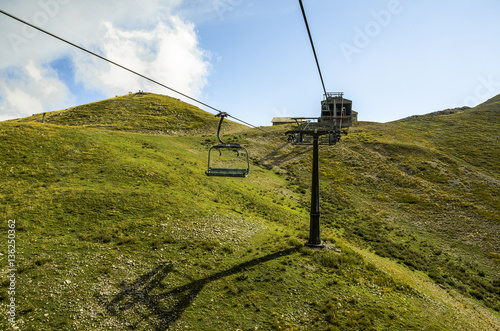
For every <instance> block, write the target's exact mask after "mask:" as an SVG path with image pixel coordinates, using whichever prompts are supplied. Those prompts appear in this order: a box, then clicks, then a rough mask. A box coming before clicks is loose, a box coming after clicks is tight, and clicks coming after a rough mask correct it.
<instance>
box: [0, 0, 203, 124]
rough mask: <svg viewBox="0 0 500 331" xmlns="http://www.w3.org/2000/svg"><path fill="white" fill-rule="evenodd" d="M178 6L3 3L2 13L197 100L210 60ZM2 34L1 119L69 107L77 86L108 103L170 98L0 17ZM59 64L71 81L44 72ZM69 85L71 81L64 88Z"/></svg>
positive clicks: (50, 0) (168, 0) (67, 0)
mask: <svg viewBox="0 0 500 331" xmlns="http://www.w3.org/2000/svg"><path fill="white" fill-rule="evenodd" d="M184 2H187V1H183V0H151V1H148V2H147V3H145V2H139V1H135V0H122V1H101V0H88V1H85V2H83V1H72V0H26V1H22V2H20V1H13V0H5V3H3V4H2V7H3V8H2V9H3V10H5V11H6V12H9V13H12V14H13V15H15V16H18V17H20V18H22V19H24V20H26V21H28V22H30V23H33V24H35V25H38V26H40V27H41V28H43V29H45V30H47V31H50V32H53V33H54V34H56V35H58V36H60V37H62V38H64V39H66V40H69V41H71V42H73V43H75V44H77V45H80V46H82V47H85V48H87V49H89V50H91V51H94V52H96V53H98V54H100V55H103V56H105V57H106V58H109V59H110V60H112V61H114V62H117V63H119V64H121V65H124V66H126V67H129V68H130V69H132V70H134V71H137V72H139V73H141V74H144V75H145V76H148V77H151V78H152V79H154V80H157V81H159V82H161V83H163V84H165V85H167V86H170V87H171V88H173V89H176V90H178V91H180V92H182V93H185V94H187V95H190V96H193V97H199V96H200V94H201V93H202V90H203V88H204V87H205V85H206V84H207V78H208V74H209V69H210V63H209V57H208V53H207V52H206V51H204V50H203V49H201V48H200V46H199V44H198V36H197V34H196V29H195V26H194V24H193V23H191V22H188V21H186V20H183V19H181V18H180V17H179V16H176V15H174V14H172V13H173V12H175V11H176V10H178V9H179V7H180V6H182V5H183V3H184ZM0 29H1V30H2V31H5V33H3V34H2V35H1V36H0V59H1V60H0V79H1V81H2V83H1V84H0V119H1V120H4V119H8V118H16V117H21V116H27V115H31V114H33V113H36V112H42V111H50V110H55V109H61V108H65V107H69V106H72V105H73V104H71V102H73V101H74V100H75V99H76V98H75V96H74V95H73V94H72V93H75V92H74V91H70V90H69V86H74V85H75V82H76V83H81V84H82V86H83V87H84V88H85V89H86V90H88V91H97V92H100V93H101V94H103V95H107V96H110V97H111V96H114V95H116V94H124V93H127V92H128V91H135V90H139V89H141V90H146V91H152V92H157V93H163V94H172V93H169V91H168V90H166V89H165V88H162V87H159V86H157V85H155V84H153V83H151V82H149V81H147V80H144V79H143V78H140V77H138V76H136V75H133V74H132V73H130V72H127V71H125V70H123V69H121V68H118V67H115V66H112V65H110V64H109V63H107V62H105V61H103V60H100V59H97V58H95V57H92V56H91V55H90V54H88V53H85V52H83V51H81V50H77V49H75V48H73V47H71V46H70V45H68V44H65V43H63V42H61V41H59V40H56V39H54V38H52V37H49V36H47V35H45V34H43V33H42V32H39V31H36V30H34V29H32V28H28V27H26V26H25V25H23V24H21V23H19V22H16V21H14V20H13V19H11V18H8V17H6V16H3V17H1V20H0ZM61 58H69V59H71V61H72V63H73V70H74V72H72V73H70V76H69V78H68V76H67V74H68V73H65V75H62V73H61V72H57V71H56V70H54V69H53V68H50V64H51V63H53V62H54V61H55V60H58V59H61ZM72 74H74V77H72V76H71V75H72ZM63 78H64V79H63ZM71 78H73V79H74V81H73V82H71V81H68V79H71ZM68 83H69V84H68ZM79 92H81V91H79ZM56 107H60V108H56Z"/></svg>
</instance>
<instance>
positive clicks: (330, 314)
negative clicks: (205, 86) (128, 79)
mask: <svg viewBox="0 0 500 331" xmlns="http://www.w3.org/2000/svg"><path fill="white" fill-rule="evenodd" d="M42 122H43V123H42ZM217 123H218V119H217V118H215V117H214V115H213V114H209V113H206V112H204V111H202V110H200V109H198V108H196V107H194V106H192V105H188V104H186V103H183V102H181V101H179V100H177V99H174V98H170V97H166V96H161V95H155V94H149V93H148V94H131V95H126V96H121V97H116V98H112V99H109V100H104V101H101V102H95V103H92V104H88V105H83V106H78V107H73V108H70V109H66V110H61V111H56V112H50V113H47V114H45V117H43V115H42V114H38V115H34V116H31V117H28V118H25V119H20V120H12V121H6V122H1V123H0V141H1V143H2V146H4V148H2V149H1V152H0V178H1V179H2V180H1V182H0V199H1V203H0V214H1V215H2V218H3V219H4V221H5V226H3V227H1V228H0V234H1V235H2V236H3V237H4V238H6V237H7V230H8V228H7V220H9V219H15V220H16V266H17V271H16V293H17V294H16V300H17V301H16V302H17V307H16V309H17V310H16V312H17V313H16V320H17V326H18V327H19V328H20V329H21V330H24V329H37V330H42V329H54V328H61V329H75V330H86V329H93V330H108V329H114V330H123V329H144V330H151V329H153V330H154V329H156V330H164V329H167V328H168V329H173V330H180V329H182V330H186V329H192V330H214V329H217V330H231V329H234V330H235V329H241V330H250V329H251V330H254V329H256V328H258V329H259V330H276V329H280V328H281V329H289V330H387V329H394V330H408V329H412V330H414V329H418V330H420V329H426V330H500V280H499V275H500V247H499V244H498V243H499V242H500V217H499V214H498V210H500V205H499V199H498V196H500V169H499V164H500V160H499V155H498V150H499V148H500V146H499V145H500V142H499V137H498V132H500V96H498V97H495V98H493V99H491V100H489V101H487V102H485V103H484V104H482V105H480V106H478V107H475V108H471V109H465V108H464V109H456V110H453V111H444V112H437V113H433V114H428V115H423V116H416V117H411V118H408V119H404V120H400V121H395V122H391V123H383V124H382V123H370V122H358V123H356V124H355V126H354V127H353V128H351V130H350V133H349V135H348V136H346V137H344V138H343V139H342V141H341V142H340V143H339V144H337V145H335V146H331V147H326V146H322V147H321V149H320V177H321V213H322V214H321V222H322V225H321V226H322V239H323V240H325V241H326V242H327V248H326V249H324V250H311V249H308V248H305V247H304V243H305V241H306V239H307V237H308V229H309V195H310V193H309V189H310V168H311V154H312V153H311V150H310V148H309V147H304V146H302V147H300V146H291V145H289V144H288V143H286V142H285V141H284V139H281V138H283V137H285V132H286V131H287V130H288V129H289V128H288V127H280V126H278V127H269V128H265V130H266V131H267V132H268V133H264V132H262V131H260V130H255V129H249V128H247V127H245V126H241V125H238V124H235V123H231V122H230V121H228V122H227V126H226V127H225V129H224V130H225V131H224V137H225V139H227V141H230V142H235V143H239V144H241V145H243V146H245V147H246V148H247V149H248V150H249V153H250V156H251V163H252V164H251V171H250V175H249V176H248V177H247V178H209V177H207V176H205V174H204V171H205V169H206V166H207V164H206V162H207V159H206V158H207V153H208V148H209V147H210V146H211V145H213V144H215V143H216V137H215V133H216V128H217ZM225 123H226V122H225ZM0 252H1V253H2V254H3V255H4V256H5V255H7V247H2V248H1V250H0ZM1 267H2V271H4V272H3V273H2V274H3V275H5V274H6V270H7V269H8V267H7V261H6V260H5V259H2V262H1ZM2 277H4V278H2V282H3V285H4V286H2V289H1V291H0V303H1V309H2V310H4V311H7V307H6V305H7V303H8V300H10V297H9V294H8V293H7V290H6V288H7V285H8V284H9V279H7V278H5V276H2ZM0 326H1V327H2V328H3V329H7V328H8V327H9V323H8V322H7V321H6V320H1V321H0Z"/></svg>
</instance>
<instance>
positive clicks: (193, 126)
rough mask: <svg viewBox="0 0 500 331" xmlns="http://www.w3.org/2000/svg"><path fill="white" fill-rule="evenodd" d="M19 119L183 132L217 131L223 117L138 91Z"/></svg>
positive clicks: (230, 126)
mask: <svg viewBox="0 0 500 331" xmlns="http://www.w3.org/2000/svg"><path fill="white" fill-rule="evenodd" d="M19 122H21V123H24V122H44V123H48V124H58V125H70V126H85V127H87V128H101V129H110V130H119V131H128V132H142V133H158V134H176V135H180V134H200V133H209V132H213V131H214V130H216V129H217V124H218V122H219V119H217V118H215V117H214V115H212V114H209V113H207V112H204V111H202V110H201V109H199V108H197V107H195V106H192V105H190V104H188V103H185V102H182V101H180V100H179V99H176V98H172V97H168V96H164V95H160V94H154V93H147V92H137V93H129V94H128V95H125V96H116V97H115V98H111V99H107V100H103V101H98V102H93V103H89V104H85V105H81V106H77V107H73V108H69V109H64V110H61V111H54V112H49V113H45V114H35V115H33V116H31V117H27V118H25V119H21V120H20V121H19ZM225 127H226V129H227V128H238V129H240V130H241V129H243V128H244V127H243V126H241V125H240V126H239V125H237V124H235V123H228V124H227V125H225Z"/></svg>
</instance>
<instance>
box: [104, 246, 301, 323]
mask: <svg viewBox="0 0 500 331" xmlns="http://www.w3.org/2000/svg"><path fill="white" fill-rule="evenodd" d="M298 249H299V247H293V248H288V249H285V250H282V251H279V252H276V253H273V254H269V255H266V256H263V257H259V258H256V259H253V260H250V261H247V262H244V263H241V264H238V265H236V266H234V267H232V268H231V269H228V270H224V271H221V272H218V273H215V274H213V275H210V276H208V277H205V278H202V279H199V280H194V281H192V282H191V283H189V284H186V285H183V286H179V287H176V288H174V289H168V288H167V287H168V286H167V285H165V284H164V283H162V281H163V280H164V279H165V278H166V277H167V276H168V274H169V273H171V272H173V271H174V268H173V266H172V264H170V263H165V262H164V263H161V264H160V265H158V266H157V267H156V268H154V269H153V270H151V271H150V272H148V273H146V274H144V275H142V276H140V277H139V278H137V279H136V280H135V281H133V282H132V283H130V284H121V285H120V291H119V293H117V294H114V295H111V296H101V295H97V299H98V301H99V302H101V304H102V305H103V306H104V307H105V308H106V310H107V311H108V312H109V313H110V314H111V315H113V316H115V317H117V318H119V319H121V320H123V322H125V323H126V324H127V326H128V327H131V328H134V329H135V328H138V327H140V326H144V323H146V324H147V325H148V326H149V327H151V328H152V329H153V328H154V330H166V329H168V328H169V327H170V326H171V325H172V324H173V323H175V322H176V321H177V320H178V319H179V318H180V317H181V315H182V313H183V312H184V311H185V310H186V308H188V307H189V306H190V305H191V303H192V302H193V301H194V300H195V299H196V297H197V296H198V294H199V293H200V291H201V290H202V289H203V287H204V286H205V285H206V284H208V283H210V282H213V281H216V280H219V279H221V278H224V277H227V276H231V275H234V274H237V273H240V272H242V271H244V270H246V269H247V268H251V267H254V266H257V265H259V264H262V263H265V262H268V261H271V260H274V259H277V258H279V257H282V256H286V255H290V254H292V253H294V252H296V251H298ZM151 292H154V293H157V294H152V293H151ZM131 310H133V312H134V313H136V314H138V315H139V316H135V317H133V318H132V317H131V316H130V314H128V313H130V311H131ZM132 319H133V320H132ZM145 321H147V322H145Z"/></svg>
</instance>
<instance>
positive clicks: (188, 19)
mask: <svg viewBox="0 0 500 331" xmlns="http://www.w3.org/2000/svg"><path fill="white" fill-rule="evenodd" d="M303 3H304V7H305V10H306V13H307V16H308V20H309V25H310V28H311V33H312V36H313V39H314V42H315V46H316V51H317V54H318V58H319V62H320V65H321V68H322V72H323V78H324V80H325V85H326V89H327V90H328V91H335V92H337V91H342V92H344V93H345V97H346V98H349V99H352V100H353V108H354V109H355V110H357V111H358V112H359V118H360V119H361V120H366V121H376V122H388V121H393V120H397V119H400V118H404V117H407V116H411V115H415V114H425V113H429V112H433V111H436V110H441V109H445V108H454V107H461V106H464V105H467V106H474V105H476V104H478V103H481V102H484V101H486V100H487V99H489V98H491V97H493V96H495V95H497V94H500V65H499V61H498V59H499V55H500V41H499V40H500V39H499V38H498V36H499V35H500V25H499V23H498V18H497V16H498V13H499V12H500V3H499V2H498V1H493V0H476V1H451V0H440V1H430V0H420V1H419V0H381V1H379V0H372V1H368V0H358V1H340V0H339V1H333V0H303ZM0 8H1V9H2V10H4V11H7V12H9V13H11V14H13V15H16V16H19V17H21V18H25V19H26V20H28V21H30V22H31V23H34V24H36V23H39V24H37V25H42V27H43V28H44V29H47V30H49V31H51V32H53V33H54V34H57V35H60V36H61V37H64V38H66V39H68V40H70V41H72V42H74V43H76V44H78V45H81V46H84V47H88V48H90V49H91V50H93V51H96V52H98V53H100V54H102V55H104V56H106V57H108V58H110V59H111V60H113V61H116V62H118V63H121V64H123V65H126V66H129V67H130V68H131V69H133V70H136V71H139V72H141V73H144V74H146V75H147V76H150V77H151V78H153V79H155V80H158V81H160V82H162V83H164V84H166V85H168V86H171V87H172V88H174V89H177V90H179V91H181V92H183V93H186V94H188V95H190V96H193V97H195V98H198V99H199V100H201V101H203V102H205V103H208V104H209V105H211V106H213V107H215V108H217V109H220V110H223V111H226V112H228V113H230V114H231V115H233V116H235V117H238V118H241V119H243V120H245V121H247V122H250V123H252V124H254V125H270V122H271V119H272V118H273V117H275V116H307V117H310V116H318V115H319V105H320V101H321V99H322V95H323V90H322V87H321V82H320V79H319V75H318V73H317V70H316V64H315V62H314V57H313V54H312V50H311V48H310V45H309V41H308V39H307V32H306V29H305V26H304V22H303V19H302V14H301V12H300V7H299V4H298V0H273V1H269V0H267V1H265V0H255V1H252V0H248V1H243V0H203V1H202V0H191V1H184V0H168V1H163V0H150V1H144V2H137V1H133V0H122V1H107V2H103V1H96V0H89V1H86V2H78V1H75V0H25V1H22V2H21V1H15V0H0ZM0 27H1V29H0V31H2V34H1V35H0V78H1V83H0V120H5V119H9V118H18V117H24V116H29V115H31V114H32V113H34V112H41V111H51V110H58V109H64V108H68V107H71V106H75V105H78V104H82V103H87V102H92V101H97V100H101V99H106V98H110V97H114V96H115V95H122V94H126V93H128V92H134V91H137V90H145V91H152V92H155V93H163V94H167V95H173V94H172V93H171V92H169V91H168V90H165V89H163V88H161V87H158V86H153V85H152V84H150V83H148V82H145V81H144V80H142V79H141V78H138V77H132V76H133V75H132V74H130V73H128V72H123V70H121V69H118V68H110V66H109V65H108V64H107V63H103V62H102V61H101V60H98V59H95V58H94V59H93V58H91V56H90V55H88V54H85V53H83V52H81V51H79V50H76V49H73V48H71V46H69V45H66V44H64V43H61V42H60V41H57V40H54V39H51V38H50V37H48V36H44V35H43V34H41V33H34V32H33V31H30V30H28V29H26V28H24V27H22V25H20V23H17V22H15V21H13V20H12V19H11V18H8V17H6V16H4V15H0ZM190 103H192V102H190ZM201 108H202V109H203V107H201ZM205 110H207V111H210V110H209V109H205Z"/></svg>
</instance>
